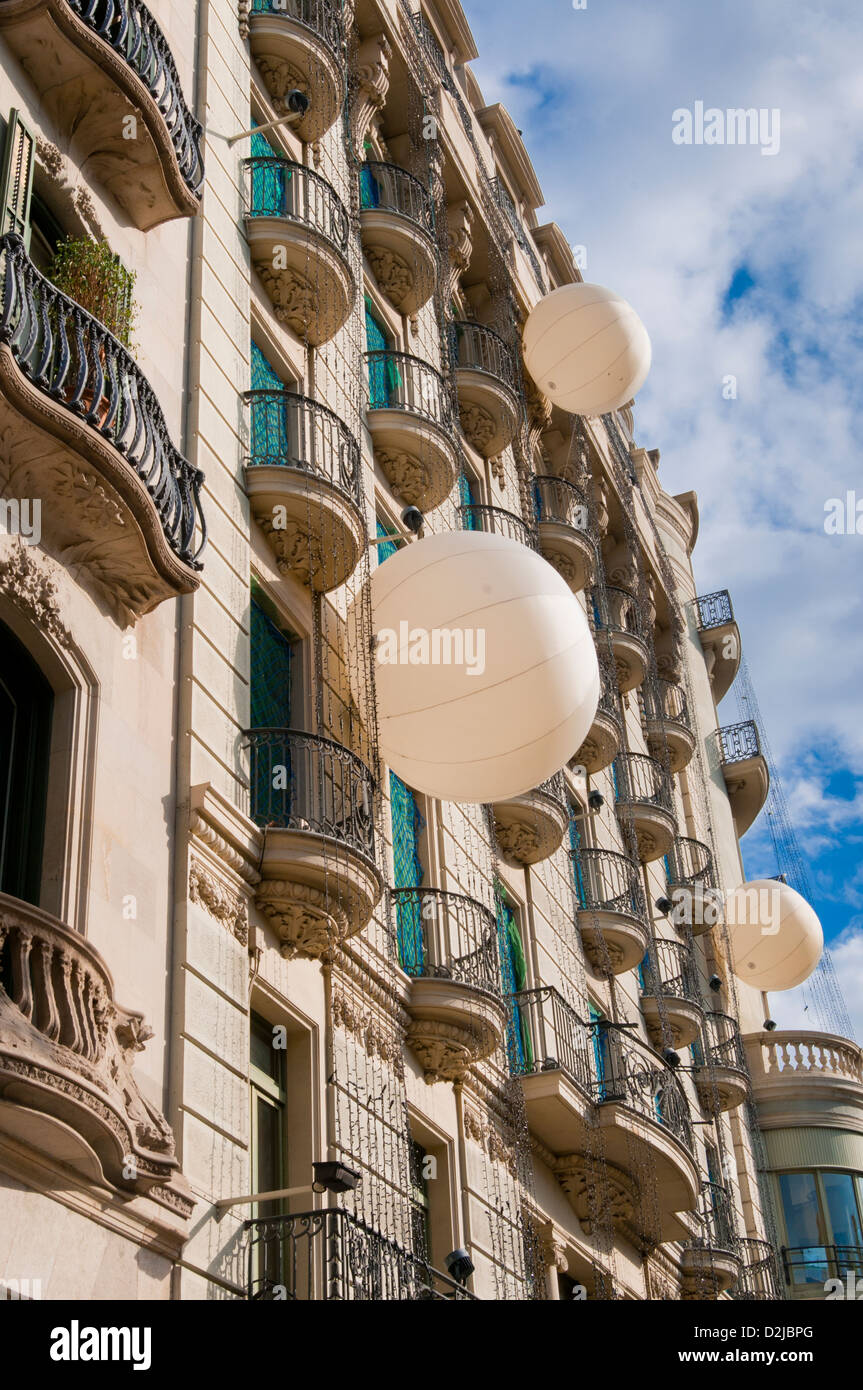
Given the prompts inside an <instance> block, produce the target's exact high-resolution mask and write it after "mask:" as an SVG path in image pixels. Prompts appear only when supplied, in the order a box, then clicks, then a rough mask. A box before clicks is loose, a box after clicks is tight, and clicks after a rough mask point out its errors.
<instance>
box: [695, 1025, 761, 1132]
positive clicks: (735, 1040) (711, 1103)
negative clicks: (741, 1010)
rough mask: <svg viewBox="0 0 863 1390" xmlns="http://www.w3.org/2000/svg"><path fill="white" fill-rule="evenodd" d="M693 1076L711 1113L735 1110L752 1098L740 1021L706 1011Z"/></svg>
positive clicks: (697, 1045) (699, 1095) (704, 1106)
mask: <svg viewBox="0 0 863 1390" xmlns="http://www.w3.org/2000/svg"><path fill="white" fill-rule="evenodd" d="M692 1056H693V1061H694V1062H695V1067H694V1069H693V1079H694V1081H695V1089H696V1090H697V1092H698V1099H699V1100H700V1102H701V1105H702V1108H703V1110H704V1111H705V1113H706V1114H708V1115H718V1114H720V1112H722V1111H724V1110H733V1109H735V1108H736V1107H737V1106H738V1105H742V1104H743V1102H744V1101H745V1100H748V1099H749V1095H750V1084H749V1071H748V1068H747V1065H746V1053H745V1051H744V1048H743V1040H742V1038H741V1036H740V1029H739V1028H738V1026H737V1020H736V1019H734V1018H731V1017H730V1015H729V1014H719V1013H715V1014H705V1015H704V1027H703V1028H702V1030H701V1041H700V1042H696V1043H694V1044H693V1048H692Z"/></svg>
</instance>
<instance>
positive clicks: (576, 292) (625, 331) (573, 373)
mask: <svg viewBox="0 0 863 1390" xmlns="http://www.w3.org/2000/svg"><path fill="white" fill-rule="evenodd" d="M523 340H524V358H525V361H526V363H527V368H528V371H529V372H530V374H531V376H532V377H533V379H534V381H535V382H536V384H537V386H538V387H539V389H540V391H542V392H543V393H544V394H545V395H546V396H548V398H549V400H550V401H553V402H554V404H555V405H557V406H560V408H561V410H567V411H569V412H570V413H571V414H573V415H606V414H607V413H608V412H609V411H611V410H619V409H620V407H621V406H623V405H626V403H627V401H630V400H632V397H633V396H634V395H635V394H636V392H637V391H640V390H641V388H642V386H643V385H644V383H645V381H646V379H647V373H648V372H649V371H650V355H651V354H650V339H649V338H648V336H647V329H646V328H645V327H644V324H643V323H642V322H641V319H640V318H639V317H638V315H637V314H636V312H635V310H634V309H633V308H632V306H631V305H630V304H628V303H627V302H626V300H625V299H621V297H620V295H619V294H615V293H614V291H613V290H607V289H606V288H605V287H604V286H603V285H582V284H576V285H563V286H562V287H561V288H560V289H559V290H552V292H551V294H547V295H546V296H545V298H544V299H541V300H540V301H539V303H538V304H536V305H534V307H533V309H531V311H530V313H529V314H528V318H527V323H526V324H525V326H524V335H523Z"/></svg>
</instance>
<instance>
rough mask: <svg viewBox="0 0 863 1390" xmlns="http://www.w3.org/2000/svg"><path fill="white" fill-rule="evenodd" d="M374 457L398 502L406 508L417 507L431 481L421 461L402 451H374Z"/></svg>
mask: <svg viewBox="0 0 863 1390" xmlns="http://www.w3.org/2000/svg"><path fill="white" fill-rule="evenodd" d="M375 457H376V458H377V460H378V461H379V463H380V465H381V468H382V469H383V470H384V472H385V473H386V475H387V478H388V480H389V483H390V486H391V487H392V490H393V492H394V493H395V495H396V497H397V498H398V499H399V501H400V502H405V503H406V504H407V505H408V506H418V505H419V503H420V501H422V499H423V497H424V496H425V494H426V492H427V490H428V488H429V486H430V485H431V481H432V479H431V474H430V473H429V470H428V468H427V467H426V465H425V464H424V463H423V462H422V460H421V459H418V458H416V457H415V456H414V455H413V454H409V453H407V452H406V451H405V450H404V449H398V450H395V449H376V450H375Z"/></svg>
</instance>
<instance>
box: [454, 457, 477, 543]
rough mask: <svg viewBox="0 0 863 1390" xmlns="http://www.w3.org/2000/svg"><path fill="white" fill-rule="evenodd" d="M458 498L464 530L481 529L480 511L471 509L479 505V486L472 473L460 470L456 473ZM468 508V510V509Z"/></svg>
mask: <svg viewBox="0 0 863 1390" xmlns="http://www.w3.org/2000/svg"><path fill="white" fill-rule="evenodd" d="M458 500H459V505H460V506H461V507H462V508H463V510H462V514H461V524H462V527H463V529H464V530H465V531H481V530H482V519H481V518H482V513H481V512H480V513H477V512H476V511H474V510H473V509H474V508H475V507H477V506H478V505H479V502H480V494H479V486H478V484H477V481H476V479H475V478H474V477H473V475H472V474H470V473H468V472H466V471H464V470H463V471H462V472H461V473H459V475H458ZM468 509H470V510H468Z"/></svg>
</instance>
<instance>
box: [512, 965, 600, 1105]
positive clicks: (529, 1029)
mask: <svg viewBox="0 0 863 1390" xmlns="http://www.w3.org/2000/svg"><path fill="white" fill-rule="evenodd" d="M507 1002H508V1004H509V1006H510V1008H511V1010H512V1012H513V1022H514V1024H515V1025H516V1028H517V1029H518V1033H519V1037H520V1042H521V1046H520V1047H519V1048H517V1049H516V1055H515V1056H514V1057H513V1056H511V1057H510V1065H511V1069H512V1070H513V1071H514V1072H517V1073H518V1074H519V1075H527V1074H529V1073H539V1072H545V1071H558V1070H561V1071H565V1072H566V1074H567V1076H568V1077H569V1079H570V1080H571V1081H573V1082H574V1083H575V1084H576V1085H577V1086H579V1087H580V1088H581V1090H582V1091H583V1092H584V1094H585V1095H586V1096H592V1094H593V1087H594V1081H595V1077H594V1073H593V1069H592V1067H591V1058H590V1041H589V1039H588V1035H587V1028H586V1026H585V1024H584V1022H583V1020H582V1019H580V1018H579V1017H578V1014H577V1013H576V1012H575V1010H574V1009H573V1007H572V1005H571V1004H568V1003H567V1001H566V1000H565V999H564V997H563V995H562V994H559V993H558V991H557V990H556V989H554V987H553V986H551V985H544V986H543V987H541V988H540V989H523V990H520V991H519V992H518V993H517V994H510V995H508V996H507ZM510 1051H511V1052H512V1049H510Z"/></svg>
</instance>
